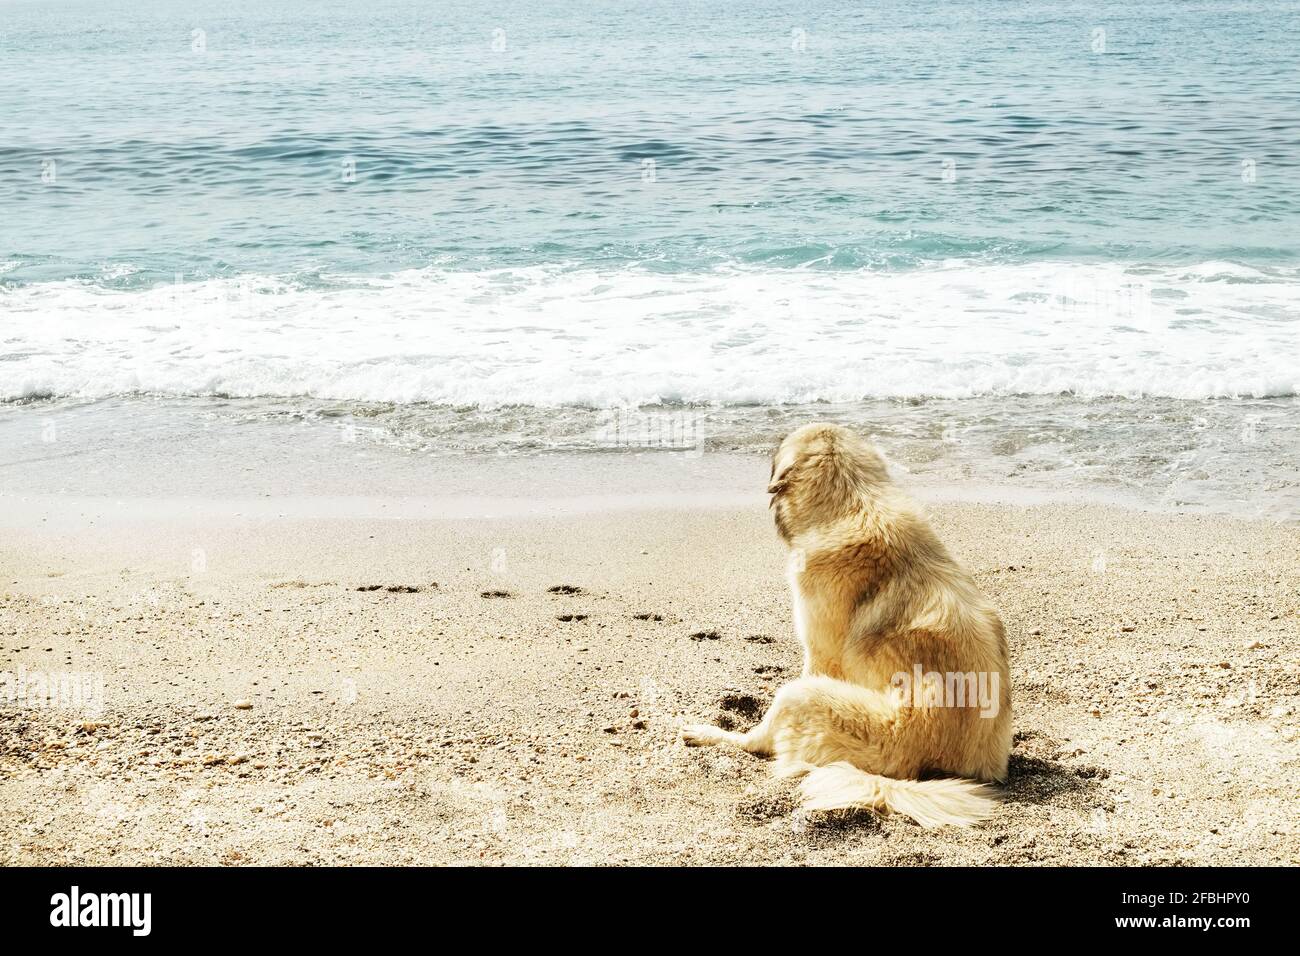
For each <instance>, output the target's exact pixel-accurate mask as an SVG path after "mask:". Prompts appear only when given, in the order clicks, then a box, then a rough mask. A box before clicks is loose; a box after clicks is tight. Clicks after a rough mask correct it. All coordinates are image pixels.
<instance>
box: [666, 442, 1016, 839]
mask: <svg viewBox="0 0 1300 956" xmlns="http://www.w3.org/2000/svg"><path fill="white" fill-rule="evenodd" d="M767 491H768V494H770V495H771V496H772V497H771V507H772V510H773V512H774V516H775V520H776V530H777V534H778V535H779V536H780V538H781V539H782V541H783V542H785V544H786V545H787V546H789V548H790V561H789V566H788V577H789V582H790V589H791V592H792V594H793V602H794V624H795V631H796V633H797V635H798V637H799V640H800V641H801V642H802V644H803V649H804V664H803V674H802V676H801V677H799V679H797V680H794V681H792V682H791V683H789V684H786V685H785V686H784V687H782V688H781V689H780V690H779V691H778V692H777V694H776V697H775V699H774V700H773V701H772V706H771V707H770V708H769V709H768V711H767V713H766V714H765V715H764V717H763V719H762V721H760V722H759V723H758V725H757V726H755V727H754V728H753V729H752V730H750V731H749V732H748V733H735V732H730V731H725V730H721V729H719V728H717V727H710V726H705V725H698V724H697V725H691V726H687V727H683V728H682V730H681V735H682V739H683V740H684V741H685V742H686V743H687V744H688V745H695V746H700V745H719V744H727V745H731V746H735V747H739V748H740V749H742V750H745V751H748V752H749V753H752V754H758V755H763V756H772V757H774V758H775V762H774V770H775V772H776V773H777V775H779V776H787V777H798V778H800V783H799V791H800V796H801V803H802V807H803V809H804V810H808V811H817V810H845V809H851V808H869V809H872V810H875V811H878V812H882V813H897V814H902V815H905V816H907V817H910V818H911V819H913V820H914V821H916V822H917V823H919V824H921V825H922V826H926V827H936V826H942V825H949V824H950V825H956V826H970V825H972V824H975V823H978V822H979V821H981V820H983V819H985V818H986V817H988V816H989V815H990V814H991V813H992V812H993V811H994V809H995V808H996V791H995V790H993V789H992V788H991V787H989V786H988V784H990V783H1004V782H1005V781H1006V777H1007V761H1008V759H1009V756H1010V751H1011V686H1010V678H1009V671H1008V665H1007V643H1006V636H1005V633H1004V631H1003V626H1002V621H1001V619H1000V618H999V617H998V614H997V612H996V611H995V610H994V609H993V607H992V605H991V604H990V603H989V602H988V601H987V600H986V599H985V598H984V596H983V595H982V594H981V593H980V591H979V589H978V588H977V587H976V586H975V582H974V581H973V580H972V579H971V576H970V574H968V573H967V572H966V570H965V569H964V568H962V567H961V565H959V564H958V563H957V561H955V560H954V559H953V558H952V556H951V555H950V554H949V553H948V550H947V549H946V548H945V547H944V546H943V544H942V543H941V542H940V541H939V538H938V537H937V536H936V535H935V533H934V531H933V530H932V529H931V528H930V525H929V524H928V523H927V522H926V520H925V518H924V517H923V516H922V515H921V513H920V510H919V509H918V508H917V506H916V505H914V504H913V503H912V502H911V501H909V500H908V499H907V498H906V497H905V496H904V495H903V494H902V493H901V492H900V491H899V490H898V488H897V487H896V486H895V485H894V483H893V482H892V481H891V480H890V478H889V475H888V471H887V468H886V465H885V462H884V460H883V459H882V458H881V456H880V455H879V453H877V452H876V450H875V449H874V448H873V447H872V446H871V445H870V444H869V443H867V442H866V441H864V440H862V439H861V438H859V437H858V436H856V435H855V434H853V433H852V432H850V431H849V430H848V429H845V428H843V427H841V426H839V425H834V424H824V423H818V424H812V425H805V426H804V427H802V428H799V429H797V430H796V431H794V432H791V433H790V434H789V435H787V436H786V438H785V439H784V440H783V441H782V442H781V444H780V446H779V447H778V449H777V451H776V454H775V456H774V457H773V459H772V474H771V483H770V484H769V485H768V488H767ZM972 698H975V699H972Z"/></svg>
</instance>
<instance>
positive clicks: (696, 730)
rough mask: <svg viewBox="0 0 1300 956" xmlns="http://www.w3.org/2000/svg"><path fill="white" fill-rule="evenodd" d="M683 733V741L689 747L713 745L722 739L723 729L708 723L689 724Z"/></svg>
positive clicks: (683, 729)
mask: <svg viewBox="0 0 1300 956" xmlns="http://www.w3.org/2000/svg"><path fill="white" fill-rule="evenodd" d="M681 735H682V743H684V744H686V746H688V747H711V746H713V745H714V744H716V743H717V742H718V741H719V740H721V739H722V731H720V730H718V728H717V727H710V726H709V725H708V724H687V725H686V726H685V727H683V728H682V730H681Z"/></svg>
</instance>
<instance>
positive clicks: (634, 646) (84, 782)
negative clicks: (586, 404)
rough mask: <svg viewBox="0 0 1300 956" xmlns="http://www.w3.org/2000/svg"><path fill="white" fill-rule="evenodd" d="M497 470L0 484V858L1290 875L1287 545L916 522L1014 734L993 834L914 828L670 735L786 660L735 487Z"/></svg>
mask: <svg viewBox="0 0 1300 956" xmlns="http://www.w3.org/2000/svg"><path fill="white" fill-rule="evenodd" d="M705 464H707V462H706V463H705ZM729 467H731V472H730V474H733V475H734V476H736V477H737V481H736V483H735V487H736V488H737V489H739V488H742V487H743V488H748V489H752V488H754V487H756V486H757V487H761V485H758V483H757V482H754V483H753V484H750V483H749V480H750V478H751V477H755V476H758V475H759V473H760V472H762V471H763V470H764V469H765V463H764V462H762V461H760V460H758V459H752V460H745V461H743V462H741V463H739V464H733V465H732V466H729ZM700 471H701V473H703V472H704V471H707V469H705V468H704V466H700ZM751 472H752V475H751ZM740 479H743V481H741V480H740ZM503 487H504V488H507V489H509V488H510V483H509V481H504V483H501V482H498V484H497V486H496V492H495V493H496V494H497V497H494V490H493V486H492V484H491V482H483V483H482V487H480V488H479V489H478V490H477V493H476V494H474V495H470V494H467V493H466V491H467V488H466V487H463V486H457V487H456V488H455V493H454V494H448V495H446V496H444V497H442V498H437V497H426V498H423V499H419V500H416V499H407V498H397V497H393V498H384V497H383V496H382V495H381V496H379V497H375V498H369V499H355V498H337V499H332V498H326V497H319V498H305V499H299V500H296V501H290V500H285V499H275V498H257V497H254V496H249V497H247V498H238V497H229V498H222V499H205V500H196V499H183V500H182V499H169V500H161V499H159V500H153V501H150V500H147V499H133V500H122V499H115V498H111V497H98V498H94V497H82V498H78V499H75V500H74V499H68V498H64V497H61V496H58V495H46V496H41V495H32V494H25V493H13V494H7V495H6V496H5V500H4V502H3V505H4V506H3V508H0V512H3V514H4V516H5V517H4V523H3V545H2V546H0V672H4V673H6V674H8V675H9V684H8V685H7V687H8V688H16V689H17V693H16V694H11V695H10V696H8V697H6V696H4V695H3V691H4V690H5V689H7V688H5V687H0V863H4V864H107V863H117V864H158V863H192V864H212V865H218V864H222V865H239V864H271V865H279V864H304V865H314V864H333V863H342V864H420V863H425V864H441V863H460V864H617V863H634V864H857V865H863V864H865V865H931V864H935V865H939V864H978V865H984V864H1162V865H1164V864H1214V865H1240V864H1269V863H1283V864H1294V863H1297V862H1300V832H1298V831H1300V803H1298V802H1297V798H1296V793H1297V792H1298V791H1300V762H1298V758H1300V740H1297V736H1298V730H1300V721H1298V719H1297V707H1298V706H1300V682H1298V681H1297V664H1298V663H1300V652H1298V648H1297V642H1296V637H1297V633H1298V631H1300V627H1298V625H1300V568H1298V566H1297V562H1296V555H1297V553H1298V550H1300V532H1298V531H1297V529H1296V528H1295V527H1294V525H1291V526H1287V525H1278V524H1269V523H1263V522H1245V521H1238V520H1232V519H1226V518H1216V517H1210V516H1204V515H1186V514H1184V515H1178V514H1158V513H1147V512H1141V511H1136V510H1126V509H1120V508H1117V507H1113V506H1107V505H1101V504H1086V503H1070V502H1063V501H1056V502H1045V503H1038V504H1025V503H1021V504H1011V503H998V502H973V501H966V502H955V501H943V500H937V501H934V502H932V503H930V505H929V509H930V512H931V515H932V518H933V521H934V523H935V526H936V527H937V529H938V530H939V532H940V534H941V535H942V537H943V538H944V539H945V540H946V541H947V542H948V544H949V546H950V547H951V548H952V549H953V550H954V551H955V552H956V553H957V554H958V555H959V556H960V557H961V558H962V559H963V560H964V561H965V563H966V564H967V565H968V566H969V567H970V568H971V569H972V571H973V573H974V575H975V577H976V579H977V581H978V583H979V584H980V586H981V587H982V588H984V589H985V590H986V592H987V593H988V594H989V595H990V596H991V597H992V599H993V601H994V602H995V603H996V605H997V606H998V607H999V608H1000V610H1001V611H1002V613H1003V616H1004V619H1005V621H1006V624H1007V629H1008V634H1009V639H1010V644H1011V649H1012V667H1013V670H1012V677H1013V683H1014V688H1013V700H1014V707H1015V730H1016V735H1015V740H1016V743H1015V751H1014V756H1013V758H1012V775H1011V780H1010V783H1009V785H1008V786H1007V787H1006V789H1005V792H1004V797H1005V800H1004V803H1003V805H1002V807H1001V808H1000V810H999V812H998V814H997V815H996V817H995V818H994V819H992V820H991V821H989V822H988V823H986V824H985V825H983V826H981V827H979V828H976V829H972V830H969V831H956V830H939V831H926V830H923V829H921V828H919V827H917V826H915V825H913V824H911V823H909V822H907V821H905V820H901V819H881V818H878V817H875V816H872V815H870V814H859V815H854V816H850V817H816V816H813V817H806V818H805V817H803V816H801V815H799V814H796V813H793V812H792V811H793V803H792V801H791V799H790V794H789V788H788V785H787V784H785V783H782V782H778V781H774V780H772V779H771V778H770V776H769V774H768V770H767V767H766V765H765V764H764V762H763V761H761V760H758V759H755V758H753V757H750V756H747V755H744V754H737V753H728V752H723V751H716V750H708V749H705V750H700V749H689V750H688V749H686V748H685V747H683V746H682V744H681V743H680V742H679V741H678V739H677V731H678V727H679V725H680V724H681V723H683V722H695V721H700V720H709V721H718V720H721V721H729V722H731V723H732V724H734V725H735V726H744V725H747V724H748V723H750V722H752V721H753V720H754V719H755V718H756V717H757V716H758V715H760V714H761V713H762V711H763V709H764V708H765V706H766V705H767V702H768V701H770V699H771V697H772V695H773V693H774V691H775V690H776V688H777V687H778V686H779V685H780V684H781V683H782V682H783V681H785V680H787V679H789V678H790V677H791V676H792V675H796V674H797V673H798V670H799V665H800V653H799V648H798V646H797V644H796V642H795V640H794V638H793V635H792V632H791V624H790V612H789V606H788V596H787V593H786V587H785V584H784V580H783V556H782V552H781V548H780V546H779V544H778V542H777V540H776V536H775V535H774V533H773V531H772V528H771V526H770V521H769V516H768V514H767V513H766V510H765V508H764V506H763V498H762V496H761V495H758V494H753V493H752V492H748V491H747V492H745V493H743V494H742V493H740V492H739V491H737V493H736V494H735V495H733V496H731V497H728V496H727V495H721V494H718V495H711V496H709V497H708V498H707V500H706V498H705V497H702V496H700V495H695V496H692V495H691V494H686V493H682V494H681V495H680V496H679V497H677V498H676V499H666V498H664V497H663V496H660V497H654V498H652V497H649V496H643V497H641V498H638V497H636V496H635V495H632V496H622V497H619V498H612V497H602V496H599V495H587V496H585V497H584V496H571V497H569V498H557V499H553V500H551V501H550V504H547V503H546V502H542V501H540V500H539V501H533V502H531V503H528V502H526V501H525V500H524V499H522V498H519V497H518V496H515V497H510V496H509V495H507V494H506V493H504V492H501V488H503ZM69 674H73V675H84V676H86V677H87V678H88V683H86V684H85V689H86V690H87V694H88V696H87V699H86V700H82V701H80V702H72V701H69V700H68V699H66V694H65V699H62V700H50V699H48V698H47V699H45V700H41V699H38V694H37V689H38V688H39V685H37V684H33V683H32V677H33V675H39V676H40V677H42V678H45V679H48V681H49V682H50V683H51V684H54V683H57V681H58V675H64V676H65V677H66V675H69ZM19 675H22V676H23V681H24V682H23V683H21V684H19V683H18V681H17V678H18V676H19ZM63 690H64V691H65V692H66V691H67V683H66V681H65V683H64V685H63Z"/></svg>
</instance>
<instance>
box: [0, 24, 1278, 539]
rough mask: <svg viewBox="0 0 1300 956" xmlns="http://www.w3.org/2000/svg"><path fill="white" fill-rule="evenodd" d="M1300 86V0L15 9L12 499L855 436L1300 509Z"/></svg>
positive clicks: (7, 93)
mask: <svg viewBox="0 0 1300 956" xmlns="http://www.w3.org/2000/svg"><path fill="white" fill-rule="evenodd" d="M1298 79H1300V4H1297V3H1295V2H1276V0H1255V2H1249V3H1238V2H1230V0H1225V2H1194V0H1150V2H1144V3H1140V4H1137V3H1131V2H1126V3H1106V2H1089V3H1071V2H1033V0H1030V2H1020V3H1013V2H1009V0H953V2H936V3H928V4H920V3H915V2H904V0H873V2H870V3H854V2H844V0H836V2H816V0H810V2H771V0H743V2H739V0H710V2H696V0H644V2H637V3H617V2H612V0H566V2H562V3H561V2H554V0H528V2H524V0H498V2H493V3H491V4H485V3H470V2H435V0H427V2H420V0H368V2H366V3H354V2H337V0H311V2H308V0H256V2H254V0H221V2H210V0H198V2H178V0H129V2H127V0H0V490H3V489H4V488H5V487H6V485H7V486H8V488H9V490H10V491H13V490H14V489H20V490H31V489H35V488H54V489H56V490H57V489H64V490H69V489H70V490H75V491H79V492H82V493H94V492H95V490H96V488H98V487H101V486H103V484H104V483H105V482H109V477H110V476H108V472H111V471H113V469H114V468H117V467H119V466H123V461H124V459H126V458H132V457H135V456H136V453H137V452H139V454H142V455H143V454H148V455H149V456H152V457H151V458H150V460H151V462H152V464H151V466H150V470H151V471H152V472H154V473H155V474H156V475H165V474H167V473H168V470H169V469H173V470H174V468H176V467H180V466H179V465H177V464H176V463H175V462H172V461H171V460H170V459H169V458H168V449H185V448H189V449H193V448H196V447H200V446H205V443H206V446H205V447H206V448H207V449H208V452H207V453H208V454H209V455H211V456H215V458H216V459H217V460H220V461H225V462H227V463H228V464H229V467H230V468H231V469H235V470H248V469H249V468H250V467H253V466H250V464H249V463H250V462H253V463H255V462H256V461H257V460H258V459H259V456H260V455H262V454H263V452H264V451H265V450H266V449H268V448H274V449H277V452H276V453H277V454H280V453H285V452H284V449H286V448H287V449H288V452H287V454H289V455H290V456H291V455H292V449H293V447H294V444H295V443H301V444H302V447H304V448H312V449H315V450H316V451H319V449H322V448H325V449H333V451H332V452H331V453H330V456H332V458H331V460H333V461H335V463H336V466H337V467H338V468H339V470H340V471H341V472H342V473H343V474H344V475H345V476H346V474H347V470H348V468H349V462H350V461H351V460H353V459H352V457H350V456H356V455H365V456H369V457H368V459H367V460H368V461H372V462H373V461H374V460H376V456H378V459H381V460H384V461H392V462H395V463H400V467H401V468H403V469H406V471H407V473H412V474H418V473H419V469H420V468H421V467H423V465H422V463H424V462H431V461H436V460H442V459H446V458H448V457H455V458H465V457H475V456H479V457H485V458H488V459H490V460H500V459H502V458H510V459H512V460H513V459H517V458H521V457H523V458H534V459H537V460H538V461H539V462H540V463H541V464H542V465H544V463H545V461H547V460H548V456H557V455H560V456H566V458H567V459H572V458H574V457H578V458H581V457H582V456H601V455H603V456H606V459H607V460H615V459H611V458H609V456H627V455H634V456H659V455H662V456H676V457H680V458H685V459H687V460H690V461H693V462H695V463H696V465H694V466H693V467H705V466H706V465H707V462H708V461H709V456H710V455H712V454H727V455H750V454H752V455H760V454H766V453H768V452H770V450H771V448H772V447H773V445H774V444H775V442H776V441H777V440H779V438H780V436H781V435H782V434H783V433H784V432H785V431H786V430H788V429H790V428H792V427H795V426H797V425H799V424H801V423H803V422H807V421H813V420H833V421H840V422H843V423H845V424H848V425H850V426H852V427H854V428H856V429H859V430H860V431H861V432H862V433H863V434H866V435H869V436H870V437H872V438H873V440H875V441H876V442H877V443H878V444H879V446H880V447H881V449H882V450H883V451H884V452H885V454H886V455H887V456H888V457H889V459H890V461H891V462H892V463H893V464H894V465H895V466H896V468H897V469H898V471H899V472H900V473H902V474H905V475H907V476H909V478H910V479H911V480H915V481H917V482H920V483H926V482H931V483H944V484H956V485H960V484H962V483H969V484H980V485H990V486H1009V487H1015V488H1024V489H1038V490H1042V489H1046V490H1049V491H1052V492H1054V493H1057V494H1064V495H1067V496H1069V495H1075V494H1078V495H1089V494H1102V495H1105V494H1118V495H1124V496H1129V497H1133V498H1135V499H1137V500H1140V501H1143V502H1145V503H1147V504H1149V505H1152V506H1155V507H1163V508H1171V509H1200V510H1208V511H1214V512H1224V513H1232V514H1237V515H1241V516H1246V517H1255V518H1261V519H1267V520H1271V521H1288V522H1289V521H1295V520H1296V519H1297V516H1300V465H1298V462H1300V399H1298V398H1297V395H1298V394H1300V82H1298ZM213 435H219V436H220V437H219V440H217V439H215V438H214V439H212V440H211V441H209V440H208V439H207V438H204V437H203V436H213ZM313 453H315V452H313ZM330 456H327V457H330ZM700 463H704V464H700ZM602 467H608V465H602ZM14 476H21V477H14ZM109 483H110V484H111V482H109ZM119 484H120V482H119ZM189 491H190V492H191V493H194V494H200V493H202V492H203V487H202V483H201V482H198V481H196V482H195V483H193V484H192V486H190V487H189Z"/></svg>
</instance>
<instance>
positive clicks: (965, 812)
mask: <svg viewBox="0 0 1300 956" xmlns="http://www.w3.org/2000/svg"><path fill="white" fill-rule="evenodd" d="M790 769H791V771H792V772H793V773H803V774H804V777H803V780H802V782H801V783H800V784H799V793H800V795H801V796H802V797H803V809H805V810H849V809H853V808H861V809H871V810H877V811H882V812H888V813H901V814H903V815H904V816H908V817H911V818H912V819H913V820H915V821H916V822H917V823H919V824H921V826H923V827H940V826H945V825H950V826H958V827H968V826H971V825H973V824H976V823H979V822H980V821H981V820H983V819H985V818H986V817H988V816H990V815H991V814H992V813H993V810H994V809H995V808H996V806H997V798H996V792H995V791H994V790H993V789H992V788H991V787H987V786H985V785H983V784H980V783H976V782H975V781H973V780H963V779H961V778H956V777H954V778H949V779H943V780H895V779H894V778H893V777H882V776H880V775H879V774H874V773H867V772H866V771H865V770H859V769H858V768H857V767H855V766H853V765H852V764H851V763H846V762H844V761H840V762H837V763H833V764H830V765H829V766H825V767H816V766H813V765H811V764H803V765H801V766H798V767H795V768H790Z"/></svg>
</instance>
